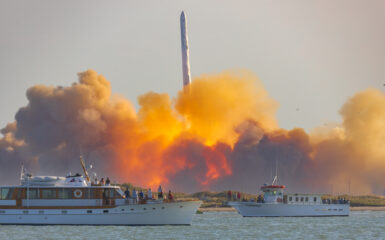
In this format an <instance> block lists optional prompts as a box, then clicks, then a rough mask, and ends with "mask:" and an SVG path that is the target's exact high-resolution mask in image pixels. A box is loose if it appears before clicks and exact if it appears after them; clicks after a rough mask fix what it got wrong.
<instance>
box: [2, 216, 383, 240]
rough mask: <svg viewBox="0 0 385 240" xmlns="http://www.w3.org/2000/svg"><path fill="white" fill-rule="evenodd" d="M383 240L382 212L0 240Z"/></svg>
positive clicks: (12, 235) (25, 234) (20, 230)
mask: <svg viewBox="0 0 385 240" xmlns="http://www.w3.org/2000/svg"><path fill="white" fill-rule="evenodd" d="M128 238H129V239H199V240H204V239H239V240H244V239H385V211H384V212H380V211H378V212H371V211H361V212H351V214H350V216H349V217H319V218H315V217H306V218H303V217H297V218H289V217H287V218H243V217H241V216H240V215H238V214H237V213H235V212H219V213H214V212H211V213H204V214H197V215H195V216H194V220H193V223H192V225H191V226H157V227H154V226H144V227H143V226H142V227H130V226H0V239H1V240H3V239H4V240H5V239H55V240H58V239H71V240H73V239H75V240H76V239H103V240H109V239H128Z"/></svg>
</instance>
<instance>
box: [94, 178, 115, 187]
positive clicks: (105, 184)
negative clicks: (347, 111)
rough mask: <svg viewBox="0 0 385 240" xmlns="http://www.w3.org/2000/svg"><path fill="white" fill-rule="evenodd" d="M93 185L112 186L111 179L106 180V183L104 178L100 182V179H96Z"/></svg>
mask: <svg viewBox="0 0 385 240" xmlns="http://www.w3.org/2000/svg"><path fill="white" fill-rule="evenodd" d="M93 185H95V186H110V185H111V180H110V178H109V177H107V178H106V181H104V178H101V179H100V181H98V178H95V179H94V183H93Z"/></svg>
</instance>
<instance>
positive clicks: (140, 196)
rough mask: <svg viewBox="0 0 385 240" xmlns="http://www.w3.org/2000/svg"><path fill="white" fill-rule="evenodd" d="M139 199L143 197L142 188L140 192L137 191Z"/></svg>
mask: <svg viewBox="0 0 385 240" xmlns="http://www.w3.org/2000/svg"><path fill="white" fill-rule="evenodd" d="M139 199H140V200H143V199H144V194H143V191H142V190H140V192H139Z"/></svg>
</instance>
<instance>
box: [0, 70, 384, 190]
mask: <svg viewBox="0 0 385 240" xmlns="http://www.w3.org/2000/svg"><path fill="white" fill-rule="evenodd" d="M187 90H188V91H180V92H179V93H178V95H177V97H175V98H173V99H172V98H170V97H169V96H168V95H167V94H161V93H154V92H149V93H146V94H143V95H141V96H139V97H138V103H139V109H138V110H137V111H136V110H135V108H134V107H133V105H132V104H131V103H130V102H129V101H128V100H126V99H124V98H123V97H120V96H119V95H114V94H111V87H110V83H109V82H108V81H107V80H106V79H105V78H104V77H103V76H102V75H99V74H97V73H96V72H95V71H93V70H88V71H86V72H83V73H80V74H79V80H78V82H76V83H74V84H72V85H71V86H68V87H48V86H41V85H38V86H33V87H31V88H30V89H28V90H27V99H28V105H27V106H25V107H22V108H20V109H19V110H18V111H17V113H16V115H15V121H14V122H12V123H10V124H8V125H7V126H6V127H4V128H3V129H2V130H1V133H2V137H1V138H0V166H1V168H0V181H1V182H2V183H15V182H16V181H17V175H18V174H17V173H18V170H19V167H20V165H21V163H24V165H26V167H27V168H28V169H29V170H30V171H31V172H33V173H36V174H44V175H63V174H66V173H67V172H69V171H73V172H74V171H81V168H80V165H79V155H80V154H83V156H84V158H85V159H86V162H87V163H92V164H93V166H94V169H95V170H96V171H97V172H98V174H99V178H100V177H102V176H109V177H110V178H111V179H112V180H115V181H118V182H131V183H133V184H135V185H142V186H146V187H157V185H159V184H162V185H165V186H166V187H167V188H172V189H174V190H177V191H184V192H192V191H198V190H208V189H210V190H225V189H239V190H242V191H246V192H251V193H255V192H257V191H258V187H259V186H260V185H261V184H262V183H264V182H268V181H271V179H272V176H274V174H275V171H276V169H277V170H278V172H279V177H280V182H281V183H283V184H285V185H287V186H288V189H289V191H292V192H294V191H297V192H305V191H306V192H307V191H311V192H331V191H333V192H334V193H347V192H348V191H350V192H351V193H381V192H382V191H383V189H384V185H383V183H384V182H385V175H384V174H383V173H384V171H385V160H384V159H385V158H384V157H385V150H384V149H383V148H382V146H384V143H385V126H384V125H385V95H384V94H383V93H382V92H380V91H378V90H375V89H368V90H365V91H362V92H359V93H357V94H356V95H354V96H353V97H351V98H350V99H348V101H347V102H346V103H345V104H344V105H343V106H342V108H341V110H340V114H341V116H342V119H343V121H342V123H340V124H336V125H334V126H332V125H330V126H322V127H318V128H315V129H314V130H313V131H311V132H310V133H307V132H305V131H304V130H303V129H300V128H298V129H292V130H286V129H281V128H279V126H278V124H277V121H276V118H275V113H276V110H277V108H278V103H277V102H276V101H274V100H273V99H271V98H270V97H269V95H268V93H267V92H266V91H265V90H264V88H263V86H262V84H261V82H260V81H259V80H258V79H257V78H256V77H255V76H254V75H253V74H252V73H250V72H247V71H239V72H224V73H221V74H217V75H203V76H200V77H197V78H195V79H194V81H193V82H192V84H191V85H190V86H189V89H187ZM276 165H277V166H278V167H276ZM349 186H350V187H349Z"/></svg>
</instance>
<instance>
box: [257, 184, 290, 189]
mask: <svg viewBox="0 0 385 240" xmlns="http://www.w3.org/2000/svg"><path fill="white" fill-rule="evenodd" d="M267 188H278V189H284V188H286V186H285V185H264V186H262V187H261V189H267Z"/></svg>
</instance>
